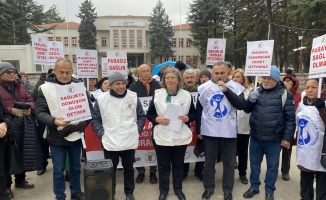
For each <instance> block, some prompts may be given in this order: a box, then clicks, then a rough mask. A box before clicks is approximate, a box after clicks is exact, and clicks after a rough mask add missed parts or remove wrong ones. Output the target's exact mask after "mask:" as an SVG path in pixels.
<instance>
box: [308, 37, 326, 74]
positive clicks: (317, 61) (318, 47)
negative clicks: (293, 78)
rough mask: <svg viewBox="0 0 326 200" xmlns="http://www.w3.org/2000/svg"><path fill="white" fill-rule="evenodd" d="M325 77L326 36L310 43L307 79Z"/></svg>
mask: <svg viewBox="0 0 326 200" xmlns="http://www.w3.org/2000/svg"><path fill="white" fill-rule="evenodd" d="M322 77H326V35H323V36H320V37H316V38H314V39H313V41H312V48H311V55H310V68H309V77H308V78H322Z"/></svg>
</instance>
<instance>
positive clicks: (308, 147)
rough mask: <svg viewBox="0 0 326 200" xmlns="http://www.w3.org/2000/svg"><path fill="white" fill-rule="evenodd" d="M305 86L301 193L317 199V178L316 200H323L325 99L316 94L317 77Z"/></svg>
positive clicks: (299, 112)
mask: <svg viewBox="0 0 326 200" xmlns="http://www.w3.org/2000/svg"><path fill="white" fill-rule="evenodd" d="M305 87H306V89H305V91H306V96H305V97H304V98H303V101H302V102H301V103H300V104H299V107H298V109H297V116H296V118H297V119H296V120H297V124H298V127H299V129H298V131H299V132H298V138H297V161H296V164H297V165H298V168H299V169H300V170H301V172H300V189H301V191H300V196H301V198H302V199H314V189H313V182H314V179H316V200H323V199H326V190H325V188H326V168H325V167H326V165H325V164H326V159H323V160H322V163H321V155H322V148H323V141H324V134H325V124H326V108H325V101H324V100H322V99H320V98H318V97H317V94H318V79H309V80H308V81H307V82H306V84H305ZM324 153H325V152H324ZM322 164H324V165H322Z"/></svg>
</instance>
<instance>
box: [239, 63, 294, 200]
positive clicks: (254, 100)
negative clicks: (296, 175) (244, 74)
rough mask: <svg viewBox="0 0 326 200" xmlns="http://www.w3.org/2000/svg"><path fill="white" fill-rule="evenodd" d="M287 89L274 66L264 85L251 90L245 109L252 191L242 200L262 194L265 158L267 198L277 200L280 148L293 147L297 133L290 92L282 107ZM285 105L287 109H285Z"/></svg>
mask: <svg viewBox="0 0 326 200" xmlns="http://www.w3.org/2000/svg"><path fill="white" fill-rule="evenodd" d="M284 90H286V87H285V86H284V83H283V82H281V81H280V71H279V69H278V68H277V67H276V66H275V65H273V66H272V67H271V71H270V76H264V77H263V81H262V86H261V87H259V88H258V90H257V91H252V92H251V93H250V94H249V98H248V100H247V102H246V106H245V108H244V111H245V112H248V113H251V116H250V128H251V129H250V147H249V148H250V184H251V186H250V188H249V190H248V191H246V192H245V193H244V194H243V197H244V198H246V199H248V198H252V197H253V196H254V195H255V194H258V193H259V186H260V180H259V176H260V168H261V162H262V161H263V157H264V155H265V156H266V162H267V171H266V177H265V193H266V195H265V199H266V200H274V191H275V190H276V188H275V182H276V180H277V175H278V166H279V158H280V151H281V147H282V146H283V147H285V148H287V149H289V148H290V142H291V140H292V139H293V135H294V130H295V111H294V104H293V95H292V93H291V92H287V98H286V99H287V100H286V102H284V103H285V104H283V102H282V101H283V99H282V95H283V93H284ZM283 105H284V106H283Z"/></svg>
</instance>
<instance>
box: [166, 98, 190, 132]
mask: <svg viewBox="0 0 326 200" xmlns="http://www.w3.org/2000/svg"><path fill="white" fill-rule="evenodd" d="M184 111H185V107H182V106H179V105H175V104H171V103H168V104H167V105H166V110H165V113H164V117H166V118H169V120H170V123H169V124H168V125H163V126H162V128H165V129H168V130H171V131H175V132H178V133H179V132H180V131H181V125H182V120H181V119H178V117H179V116H180V115H182V114H183V113H184Z"/></svg>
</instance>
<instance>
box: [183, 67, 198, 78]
mask: <svg viewBox="0 0 326 200" xmlns="http://www.w3.org/2000/svg"><path fill="white" fill-rule="evenodd" d="M186 73H187V74H193V75H194V76H195V77H196V71H195V70H194V69H186V70H185V71H184V72H183V77H185V74H186Z"/></svg>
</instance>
